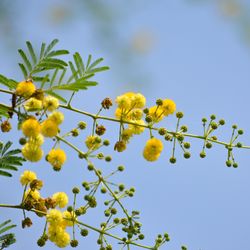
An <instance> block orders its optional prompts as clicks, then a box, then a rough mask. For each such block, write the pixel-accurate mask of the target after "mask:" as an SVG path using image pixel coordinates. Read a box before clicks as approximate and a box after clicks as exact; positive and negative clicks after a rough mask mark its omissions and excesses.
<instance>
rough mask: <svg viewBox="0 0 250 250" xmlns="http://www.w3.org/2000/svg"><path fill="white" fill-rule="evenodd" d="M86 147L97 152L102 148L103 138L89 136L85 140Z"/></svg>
mask: <svg viewBox="0 0 250 250" xmlns="http://www.w3.org/2000/svg"><path fill="white" fill-rule="evenodd" d="M85 145H86V147H87V148H88V149H91V150H96V149H98V148H99V147H100V146H101V138H100V137H99V136H95V135H94V136H92V135H90V136H88V137H87V138H86V140H85Z"/></svg>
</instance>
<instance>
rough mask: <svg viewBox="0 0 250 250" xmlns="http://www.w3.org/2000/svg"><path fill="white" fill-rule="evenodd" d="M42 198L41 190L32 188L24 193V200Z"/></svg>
mask: <svg viewBox="0 0 250 250" xmlns="http://www.w3.org/2000/svg"><path fill="white" fill-rule="evenodd" d="M40 198H41V196H40V193H39V191H37V190H34V191H32V190H31V189H28V190H26V192H25V193H24V200H25V201H27V200H30V199H32V200H36V201H38V200H39V199H40Z"/></svg>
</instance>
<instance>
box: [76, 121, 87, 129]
mask: <svg viewBox="0 0 250 250" xmlns="http://www.w3.org/2000/svg"><path fill="white" fill-rule="evenodd" d="M78 127H79V129H81V130H83V129H85V128H86V127H87V124H86V123H85V122H79V123H78Z"/></svg>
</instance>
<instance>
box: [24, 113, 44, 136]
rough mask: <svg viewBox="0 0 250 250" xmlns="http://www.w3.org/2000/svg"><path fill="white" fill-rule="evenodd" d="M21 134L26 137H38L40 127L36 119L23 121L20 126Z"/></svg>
mask: <svg viewBox="0 0 250 250" xmlns="http://www.w3.org/2000/svg"><path fill="white" fill-rule="evenodd" d="M21 129H22V132H23V134H24V135H25V136H27V137H31V136H32V137H36V136H38V135H39V133H40V130H41V126H40V123H39V122H38V121H37V120H36V118H34V117H31V118H29V119H27V120H25V121H24V122H23V123H22V125H21Z"/></svg>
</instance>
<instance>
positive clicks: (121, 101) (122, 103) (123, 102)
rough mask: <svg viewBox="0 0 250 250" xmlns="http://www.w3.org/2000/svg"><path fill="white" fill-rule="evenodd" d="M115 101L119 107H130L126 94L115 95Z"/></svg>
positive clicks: (129, 100)
mask: <svg viewBox="0 0 250 250" xmlns="http://www.w3.org/2000/svg"><path fill="white" fill-rule="evenodd" d="M115 102H116V103H117V106H118V108H120V109H130V107H131V99H130V98H129V97H128V96H126V95H120V96H117V97H116V100H115Z"/></svg>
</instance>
